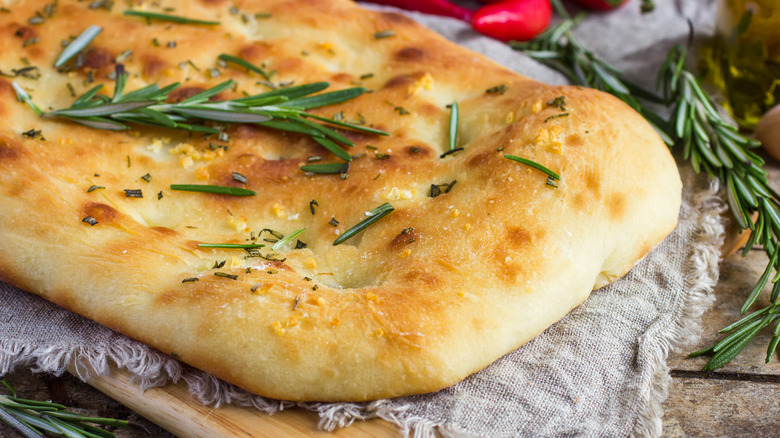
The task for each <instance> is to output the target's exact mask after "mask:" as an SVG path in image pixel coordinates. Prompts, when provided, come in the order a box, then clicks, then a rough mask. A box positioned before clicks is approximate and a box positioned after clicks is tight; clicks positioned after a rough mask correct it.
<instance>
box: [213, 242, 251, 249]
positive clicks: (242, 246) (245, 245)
mask: <svg viewBox="0 0 780 438" xmlns="http://www.w3.org/2000/svg"><path fill="white" fill-rule="evenodd" d="M264 246H265V245H264V244H262V243H199V244H198V247H200V248H225V249H255V248H262V247H264Z"/></svg>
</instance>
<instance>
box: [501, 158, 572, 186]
mask: <svg viewBox="0 0 780 438" xmlns="http://www.w3.org/2000/svg"><path fill="white" fill-rule="evenodd" d="M504 158H507V159H509V160H512V161H517V162H518V163H523V164H525V165H526V166H531V167H533V168H534V169H537V170H541V171H542V172H544V173H546V174H547V176H549V177H550V178H552V179H557V180H560V179H561V177H560V176H559V175H558V174H557V173H555V172H553V171H552V170H550V169H548V168H546V167H544V166H542V165H541V164H539V163H537V162H536V161H532V160H529V159H527V158H523V157H518V156H516V155H510V154H504Z"/></svg>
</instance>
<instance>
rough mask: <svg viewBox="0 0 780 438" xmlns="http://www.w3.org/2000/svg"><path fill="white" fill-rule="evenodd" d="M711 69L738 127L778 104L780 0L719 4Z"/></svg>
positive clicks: (752, 124)
mask: <svg viewBox="0 0 780 438" xmlns="http://www.w3.org/2000/svg"><path fill="white" fill-rule="evenodd" d="M713 55H714V56H713V60H712V61H713V65H711V68H712V73H714V74H713V79H714V82H715V85H716V86H718V87H719V88H721V89H722V91H723V93H724V95H725V97H726V102H724V105H725V106H726V107H727V108H728V109H729V111H731V113H732V115H733V116H734V118H735V119H736V120H737V122H738V123H739V124H740V126H741V127H742V128H746V129H753V128H754V127H755V126H756V124H757V123H758V120H759V119H760V118H761V115H762V114H764V112H766V111H767V110H769V109H770V108H772V107H773V106H775V105H777V104H778V103H780V0H720V1H719V5H718V23H717V33H716V38H715V45H714V50H713Z"/></svg>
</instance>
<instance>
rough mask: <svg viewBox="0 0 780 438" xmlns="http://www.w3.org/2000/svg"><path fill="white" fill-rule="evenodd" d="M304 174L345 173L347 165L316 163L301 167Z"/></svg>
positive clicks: (347, 168)
mask: <svg viewBox="0 0 780 438" xmlns="http://www.w3.org/2000/svg"><path fill="white" fill-rule="evenodd" d="M301 170H302V171H304V172H311V173H319V174H324V175H331V174H338V173H345V172H347V171H348V170H349V163H318V164H305V165H303V166H301Z"/></svg>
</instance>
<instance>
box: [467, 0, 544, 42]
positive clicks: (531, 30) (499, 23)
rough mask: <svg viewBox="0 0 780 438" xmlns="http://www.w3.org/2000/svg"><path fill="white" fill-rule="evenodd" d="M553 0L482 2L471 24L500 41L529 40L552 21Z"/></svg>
mask: <svg viewBox="0 0 780 438" xmlns="http://www.w3.org/2000/svg"><path fill="white" fill-rule="evenodd" d="M551 17H552V5H550V0H508V1H502V2H500V3H493V4H490V5H487V6H483V7H481V8H479V9H478V10H477V12H475V13H474V17H473V18H472V19H471V25H472V26H473V27H474V29H476V30H477V32H480V33H482V34H485V35H487V36H489V37H493V38H495V39H497V40H501V41H512V40H515V41H528V40H530V39H532V38H534V37H535V36H537V35H539V34H540V33H542V32H544V30H545V29H546V28H547V26H548V25H549V24H550V18H551Z"/></svg>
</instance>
